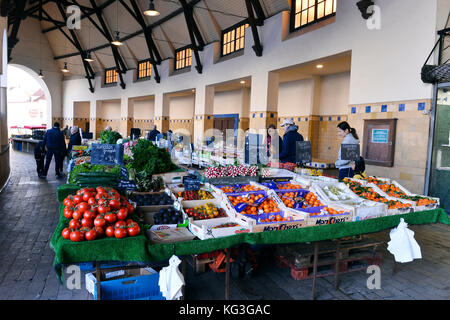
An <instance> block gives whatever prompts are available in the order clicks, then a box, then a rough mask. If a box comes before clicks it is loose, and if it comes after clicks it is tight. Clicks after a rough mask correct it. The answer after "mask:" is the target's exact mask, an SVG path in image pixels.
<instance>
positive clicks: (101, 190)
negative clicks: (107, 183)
mask: <svg viewBox="0 0 450 320" xmlns="http://www.w3.org/2000/svg"><path fill="white" fill-rule="evenodd" d="M96 191H97V195H102V194H103V193H105V189H104V188H102V187H97V188H96Z"/></svg>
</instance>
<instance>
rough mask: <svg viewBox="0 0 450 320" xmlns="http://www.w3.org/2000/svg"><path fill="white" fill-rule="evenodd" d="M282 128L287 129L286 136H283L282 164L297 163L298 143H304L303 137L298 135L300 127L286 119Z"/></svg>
mask: <svg viewBox="0 0 450 320" xmlns="http://www.w3.org/2000/svg"><path fill="white" fill-rule="evenodd" d="M281 127H285V134H284V136H283V146H282V148H281V153H280V156H279V158H280V162H281V163H287V162H290V163H295V161H296V159H295V156H296V151H297V141H303V136H302V135H301V134H300V133H298V131H297V130H298V126H296V125H295V123H294V120H292V119H284V122H283V123H282V124H281Z"/></svg>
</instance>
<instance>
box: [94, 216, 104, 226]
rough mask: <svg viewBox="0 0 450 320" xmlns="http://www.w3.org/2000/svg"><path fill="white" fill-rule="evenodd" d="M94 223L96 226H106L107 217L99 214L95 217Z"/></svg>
mask: <svg viewBox="0 0 450 320" xmlns="http://www.w3.org/2000/svg"><path fill="white" fill-rule="evenodd" d="M94 225H95V226H96V227H104V226H105V225H106V220H105V218H103V217H102V216H100V215H98V216H97V217H96V218H95V219H94Z"/></svg>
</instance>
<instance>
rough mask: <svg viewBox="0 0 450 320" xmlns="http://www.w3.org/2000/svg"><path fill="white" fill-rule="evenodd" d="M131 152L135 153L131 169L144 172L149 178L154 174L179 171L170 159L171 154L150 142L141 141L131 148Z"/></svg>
mask: <svg viewBox="0 0 450 320" xmlns="http://www.w3.org/2000/svg"><path fill="white" fill-rule="evenodd" d="M131 151H132V152H133V162H131V165H130V168H129V169H134V170H135V171H136V172H139V173H140V172H142V171H144V172H145V174H147V176H150V177H151V176H152V175H153V174H159V173H166V172H171V171H174V170H175V169H177V166H176V165H175V164H174V163H173V162H172V159H171V158H170V154H169V153H168V152H167V151H166V150H165V149H161V148H158V147H156V146H155V145H153V143H152V142H151V141H149V140H146V139H139V142H138V143H137V144H136V145H135V146H134V147H132V148H131ZM127 168H128V166H127Z"/></svg>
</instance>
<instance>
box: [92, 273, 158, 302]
mask: <svg viewBox="0 0 450 320" xmlns="http://www.w3.org/2000/svg"><path fill="white" fill-rule="evenodd" d="M158 281H159V273H154V274H150V275H142V276H136V277H129V278H121V279H115V280H103V281H101V282H100V292H101V300H165V298H164V297H163V295H162V293H161V291H160V289H159V285H158ZM94 299H95V300H96V299H97V286H96V285H95V286H94Z"/></svg>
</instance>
